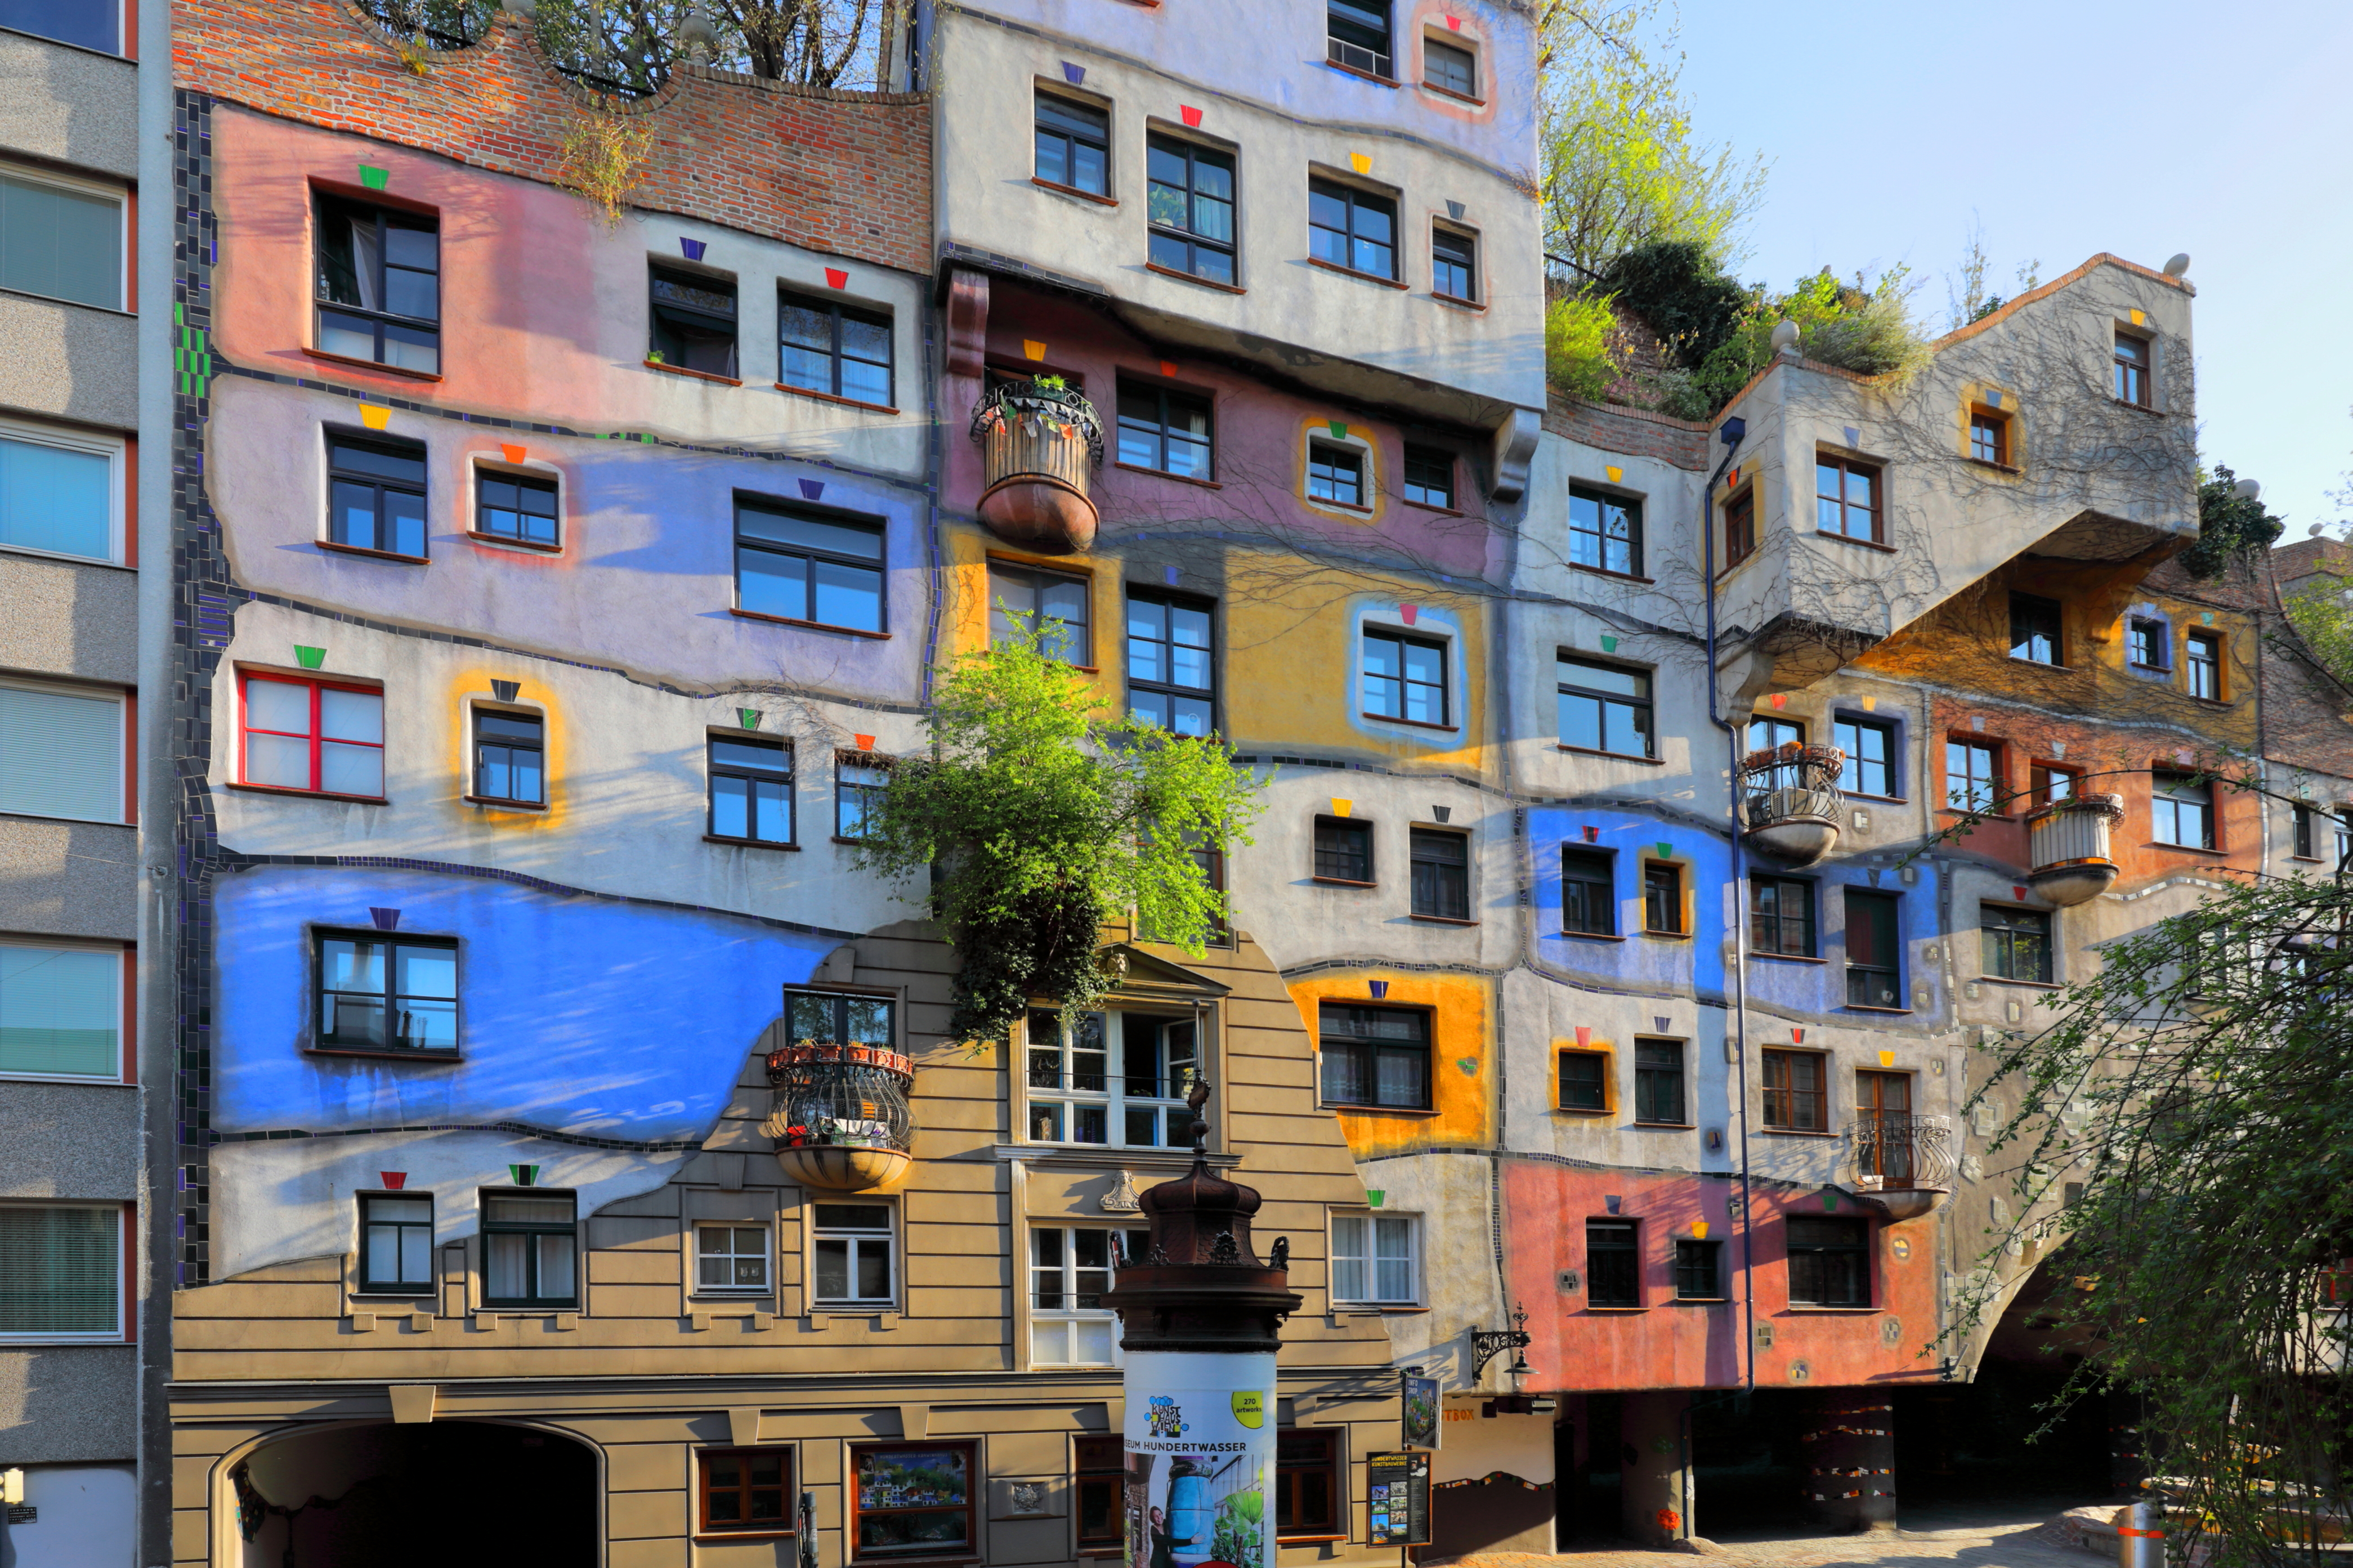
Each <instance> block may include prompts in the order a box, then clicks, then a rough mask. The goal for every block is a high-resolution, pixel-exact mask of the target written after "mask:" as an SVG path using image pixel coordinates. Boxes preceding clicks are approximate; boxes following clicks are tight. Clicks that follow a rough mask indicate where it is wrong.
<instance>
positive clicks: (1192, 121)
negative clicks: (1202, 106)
mask: <svg viewBox="0 0 2353 1568" xmlns="http://www.w3.org/2000/svg"><path fill="white" fill-rule="evenodd" d="M1176 112H1177V113H1179V114H1181V115H1183V116H1184V117H1185V123H1186V124H1187V125H1189V126H1191V127H1192V128H1193V129H1194V130H1196V131H1198V130H1199V129H1200V128H1201V111H1200V110H1198V109H1196V108H1194V107H1193V106H1192V105H1191V104H1189V103H1180V104H1178V105H1177V106H1176Z"/></svg>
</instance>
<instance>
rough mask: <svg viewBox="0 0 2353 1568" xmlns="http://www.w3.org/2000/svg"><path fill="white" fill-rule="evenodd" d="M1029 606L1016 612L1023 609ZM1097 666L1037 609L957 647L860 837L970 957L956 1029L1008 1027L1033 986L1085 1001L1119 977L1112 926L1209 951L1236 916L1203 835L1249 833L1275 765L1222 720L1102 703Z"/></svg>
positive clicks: (866, 854)
mask: <svg viewBox="0 0 2353 1568" xmlns="http://www.w3.org/2000/svg"><path fill="white" fill-rule="evenodd" d="M1020 618H1022V617H1018V616H1017V619H1020ZM1114 711H1115V710H1113V709H1112V707H1111V705H1110V704H1109V703H1107V702H1106V701H1104V700H1103V699H1102V698H1101V697H1099V696H1097V695H1096V694H1095V692H1094V690H1093V689H1092V686H1091V685H1090V684H1089V682H1088V680H1087V678H1086V677H1085V676H1084V675H1082V674H1081V673H1080V672H1079V671H1077V670H1076V669H1073V668H1071V666H1069V665H1067V664H1064V663H1062V662H1060V660H1059V659H1056V658H1053V657H1052V650H1051V648H1050V647H1047V646H1042V645H1041V640H1040V637H1039V633H1038V630H1037V628H1036V627H1035V626H1025V627H1024V628H1023V630H1022V631H1021V633H1020V635H1018V636H1017V637H1010V638H1000V639H999V640H997V641H996V642H994V643H993V644H992V645H991V646H990V647H988V648H987V650H986V651H984V652H980V653H974V654H967V655H965V657H963V658H960V659H958V660H957V661H956V663H955V666H954V667H953V668H951V669H950V670H949V672H948V673H947V675H946V677H945V678H944V680H943V681H942V682H941V685H940V688H939V692H938V695H937V697H936V699H935V700H934V703H933V704H932V707H931V708H930V710H928V711H927V712H926V713H925V715H924V722H925V724H926V726H927V727H928V729H929V731H930V739H931V748H930V752H929V754H928V755H926V756H922V757H916V758H912V759H909V760H906V761H903V762H901V763H898V764H897V765H896V766H894V767H893V768H892V773H891V780H890V783H889V784H888V786H887V787H886V788H885V789H884V790H883V792H882V794H881V799H880V801H879V802H878V803H877V804H876V805H874V807H873V808H872V809H871V811H870V813H869V814H868V816H867V817H866V819H865V832H866V835H867V837H866V840H865V842H864V844H863V846H862V847H861V848H860V851H859V854H860V861H861V863H862V864H863V865H864V866H865V867H866V868H869V869H871V870H874V871H877V872H879V873H881V875H882V876H884V877H886V878H888V879H892V880H894V881H899V882H912V881H914V880H915V879H919V878H921V877H923V875H924V874H925V873H926V872H928V873H929V874H930V878H931V883H930V891H929V902H930V906H931V910H932V912H933V914H934V917H935V918H936V919H937V920H938V921H939V922H940V923H941V925H942V926H943V927H944V929H945V931H946V933H947V936H948V939H949V941H950V942H954V943H955V947H956V949H957V952H958V958H959V969H958V973H957V975H956V1005H955V1017H954V1018H953V1019H952V1020H951V1022H950V1026H949V1027H950V1031H951V1033H953V1034H954V1035H955V1037H957V1038H960V1039H967V1040H1002V1039H1004V1038H1005V1037H1006V1031H1007V1029H1008V1027H1009V1026H1011V1025H1012V1023H1013V1022H1014V1021H1015V1020H1016V1019H1018V1018H1019V1017H1020V1016H1021V1015H1022V1012H1023V1010H1024V1009H1025V1008H1026V1007H1027V1006H1028V1005H1029V999H1030V998H1031V997H1033V996H1045V997H1052V998H1055V999H1056V1000H1058V1001H1059V1002H1060V1003H1061V1004H1062V1005H1064V1006H1065V1007H1067V1008H1070V1009H1071V1010H1073V1011H1076V1010H1081V1009H1083V1008H1085V1007H1087V1006H1088V1005H1091V1004H1092V1003H1093V1002H1094V1001H1095V1000H1096V999H1097V998H1098V997H1100V996H1101V995H1102V994H1103V992H1104V991H1105V990H1106V989H1107V988H1108V987H1109V985H1110V984H1112V977H1111V976H1109V975H1107V974H1106V973H1104V972H1103V968H1102V966H1101V963H1099V961H1098V957H1097V949H1098V945H1099V942H1100V940H1101V931H1102V928H1103V925H1104V924H1105V923H1106V922H1108V921H1113V920H1116V919H1119V918H1121V917H1122V916H1124V915H1125V914H1126V913H1128V912H1129V911H1133V912H1134V918H1135V923H1136V929H1137V930H1139V931H1146V932H1149V933H1151V934H1152V935H1153V936H1154V937H1155V939H1156V940H1160V941H1166V942H1175V943H1176V944H1178V945H1179V946H1181V947H1183V948H1184V949H1185V950H1186V951H1187V952H1199V951H1201V948H1202V944H1203V943H1204V942H1206V941H1207V939H1208V937H1209V935H1210V934H1211V933H1212V932H1213V931H1216V930H1218V929H1219V926H1220V925H1221V924H1222V923H1223V922H1224V921H1226V920H1227V918H1228V910H1227V905H1226V899H1225V895H1224V894H1222V893H1220V892H1219V891H1218V890H1217V889H1213V888H1211V887H1210V886H1209V883H1208V879H1207V878H1206V877H1205V876H1204V875H1203V871H1202V868H1201V866H1200V864H1199V862H1198V859H1197V858H1196V848H1197V847H1202V846H1208V847H1223V846H1225V845H1228V844H1229V843H1241V844H1248V843H1250V832H1249V829H1250V823H1251V821H1252V820H1253V819H1254V818H1255V817H1256V816H1257V814H1258V803H1257V796H1258V794H1259V791H1260V789H1261V784H1262V781H1261V780H1259V779H1256V778H1254V777H1253V776H1252V775H1251V774H1250V773H1248V772H1247V771H1246V770H1239V769H1237V768H1236V767H1235V766H1234V764H1233V758H1232V753H1231V752H1229V750H1228V749H1227V747H1226V746H1225V744H1224V743H1223V742H1220V741H1218V740H1217V739H1215V738H1208V739H1195V738H1188V737H1183V736H1177V735H1174V734H1171V733H1169V732H1168V731H1166V730H1162V729H1158V728H1155V727H1152V726H1149V725H1139V724H1135V723H1133V722H1130V721H1122V720H1117V719H1113V718H1109V717H1106V715H1107V714H1110V713H1113V712H1114Z"/></svg>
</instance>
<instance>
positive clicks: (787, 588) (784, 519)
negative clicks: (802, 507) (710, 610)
mask: <svg viewBox="0 0 2353 1568" xmlns="http://www.w3.org/2000/svg"><path fill="white" fill-rule="evenodd" d="M735 604H736V606H737V608H739V609H744V610H748V611H750V612H751V613H752V614H754V615H755V616H777V617H778V618H780V619H783V620H787V621H808V622H811V623H814V624H815V625H818V626H841V627H845V628H847V629H849V630H850V631H860V632H879V631H881V630H882V629H883V628H882V529H881V525H880V524H878V523H871V522H863V521H855V520H853V519H849V518H844V517H831V516H820V515H816V514H812V513H808V512H803V511H791V510H786V509H784V508H782V507H778V506H768V505H763V504H761V503H759V502H757V501H752V500H737V501H736V503H735Z"/></svg>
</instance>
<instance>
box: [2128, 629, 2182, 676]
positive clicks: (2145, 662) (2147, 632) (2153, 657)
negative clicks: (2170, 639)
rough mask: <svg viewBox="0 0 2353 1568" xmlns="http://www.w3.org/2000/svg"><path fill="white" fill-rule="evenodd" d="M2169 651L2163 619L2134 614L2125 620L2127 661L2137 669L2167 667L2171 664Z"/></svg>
mask: <svg viewBox="0 0 2353 1568" xmlns="http://www.w3.org/2000/svg"><path fill="white" fill-rule="evenodd" d="M2167 651H2168V649H2167V647H2166V636H2165V623H2164V622H2163V621H2153V620H2150V619H2148V618H2147V617H2146V616H2131V617H2130V618H2128V619H2127V620H2126V622H2125V662H2126V663H2127V664H2129V665H2131V666H2132V667H2133V668H2136V669H2165V668H2169V667H2170V664H2171V661H2170V660H2168V658H2166V653H2167Z"/></svg>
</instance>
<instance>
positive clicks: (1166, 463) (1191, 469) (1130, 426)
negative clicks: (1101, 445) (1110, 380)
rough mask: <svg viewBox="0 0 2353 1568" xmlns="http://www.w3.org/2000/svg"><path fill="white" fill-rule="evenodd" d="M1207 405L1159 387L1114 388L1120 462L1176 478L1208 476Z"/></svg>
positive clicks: (1128, 385) (1205, 401)
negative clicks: (1116, 401) (1117, 392)
mask: <svg viewBox="0 0 2353 1568" xmlns="http://www.w3.org/2000/svg"><path fill="white" fill-rule="evenodd" d="M1209 434H1210V431H1209V401H1208V398H1205V397H1188V396H1187V395H1185V394H1184V393H1181V392H1171V391H1169V390H1168V389H1167V388H1166V387H1161V386H1138V385H1136V384H1134V383H1133V382H1126V381H1123V382H1121V383H1120V385H1119V460H1120V461H1121V462H1123V463H1125V464H1127V465H1128V466H1129V467H1130V468H1150V469H1153V470H1154V471H1155V472H1157V473H1163V474H1174V475H1176V477H1177V478H1178V479H1208V477H1209V459H1210V457H1211V455H1212V454H1211V449H1210V442H1209Z"/></svg>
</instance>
